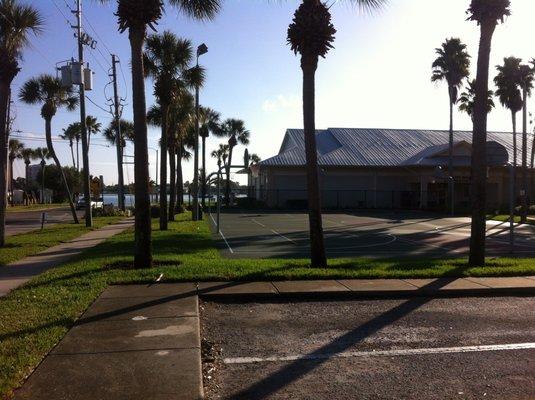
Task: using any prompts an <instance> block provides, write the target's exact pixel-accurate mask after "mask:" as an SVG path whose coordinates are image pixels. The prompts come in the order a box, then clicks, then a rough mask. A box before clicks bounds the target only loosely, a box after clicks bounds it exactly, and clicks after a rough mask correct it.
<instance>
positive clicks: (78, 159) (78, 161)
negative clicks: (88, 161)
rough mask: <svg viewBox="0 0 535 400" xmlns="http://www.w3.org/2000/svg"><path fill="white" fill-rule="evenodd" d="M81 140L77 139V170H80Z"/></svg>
mask: <svg viewBox="0 0 535 400" xmlns="http://www.w3.org/2000/svg"><path fill="white" fill-rule="evenodd" d="M79 142H80V140H79V139H76V170H77V171H78V172H80V150H79V149H78V144H79Z"/></svg>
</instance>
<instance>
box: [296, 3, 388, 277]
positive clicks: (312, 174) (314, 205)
mask: <svg viewBox="0 0 535 400" xmlns="http://www.w3.org/2000/svg"><path fill="white" fill-rule="evenodd" d="M351 2H352V3H355V4H357V5H359V6H361V7H363V8H368V9H376V8H378V7H380V6H381V5H382V4H384V3H385V1H384V0H352V1H351ZM335 33H336V29H335V28H334V25H333V24H332V22H331V14H330V11H329V8H328V6H327V5H326V4H324V3H322V2H321V0H303V1H302V2H301V5H300V6H299V8H298V9H297V11H296V12H295V14H294V18H293V21H292V23H291V24H290V26H289V28H288V44H289V45H290V47H291V49H292V51H293V52H294V53H295V54H297V53H299V54H300V55H301V69H302V71H303V122H304V136H305V153H306V175H307V191H308V209H309V212H308V215H309V217H308V219H309V225H310V227H309V228H310V252H311V264H312V266H313V267H325V266H326V265H327V256H326V254H325V245H324V241H323V226H322V220H321V201H320V190H319V180H318V160H317V152H316V122H315V97H316V94H315V91H316V89H315V74H316V70H317V67H318V60H319V57H323V58H324V57H325V56H326V55H327V53H328V52H329V50H330V49H331V48H333V42H334V35H335Z"/></svg>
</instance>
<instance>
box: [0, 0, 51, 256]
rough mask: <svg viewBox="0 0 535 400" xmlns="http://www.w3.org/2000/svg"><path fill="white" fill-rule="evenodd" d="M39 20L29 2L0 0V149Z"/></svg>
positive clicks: (1, 212)
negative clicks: (16, 83) (14, 88)
mask: <svg viewBox="0 0 535 400" xmlns="http://www.w3.org/2000/svg"><path fill="white" fill-rule="evenodd" d="M42 25H43V20H42V18H41V15H40V14H39V11H38V10H37V9H36V8H35V7H34V6H32V5H26V4H22V2H21V1H19V0H0V149H6V148H7V147H8V132H7V127H8V124H7V115H8V112H7V110H8V108H9V103H10V101H11V83H12V82H13V79H15V77H16V76H17V74H18V73H19V72H20V70H21V67H20V61H21V59H22V53H23V51H24V49H25V48H26V47H27V46H28V44H29V39H30V36H31V35H37V34H39V33H41V28H42ZM7 161H8V158H7V152H3V151H0V247H3V246H4V245H5V219H6V214H5V212H6V198H7V196H6V194H7V185H6V184H7Z"/></svg>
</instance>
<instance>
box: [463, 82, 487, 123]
mask: <svg viewBox="0 0 535 400" xmlns="http://www.w3.org/2000/svg"><path fill="white" fill-rule="evenodd" d="M493 97H494V92H493V91H492V90H489V91H487V114H489V113H490V112H491V111H492V109H493V108H494V107H495V105H494V99H493ZM475 99H476V81H475V79H474V80H471V81H469V82H468V87H467V88H466V91H464V92H462V93H461V95H460V96H459V111H461V112H465V113H466V114H468V116H469V117H470V119H472V122H473V121H474V104H475Z"/></svg>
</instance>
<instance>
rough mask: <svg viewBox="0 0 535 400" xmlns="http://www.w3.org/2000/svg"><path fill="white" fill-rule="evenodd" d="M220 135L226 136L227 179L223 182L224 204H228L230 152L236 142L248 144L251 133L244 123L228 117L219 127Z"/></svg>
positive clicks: (232, 150) (231, 152)
mask: <svg viewBox="0 0 535 400" xmlns="http://www.w3.org/2000/svg"><path fill="white" fill-rule="evenodd" d="M220 135H221V136H225V137H228V138H229V139H228V162H227V164H226V171H225V172H226V175H227V181H226V183H225V204H226V205H227V206H229V205H230V167H231V166H232V154H233V152H234V147H236V146H237V145H238V144H243V145H247V144H249V136H251V133H250V132H249V131H248V130H247V129H245V123H244V122H243V121H242V120H240V119H234V118H229V119H227V120H225V121H224V122H223V123H222V124H221V127H220Z"/></svg>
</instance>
